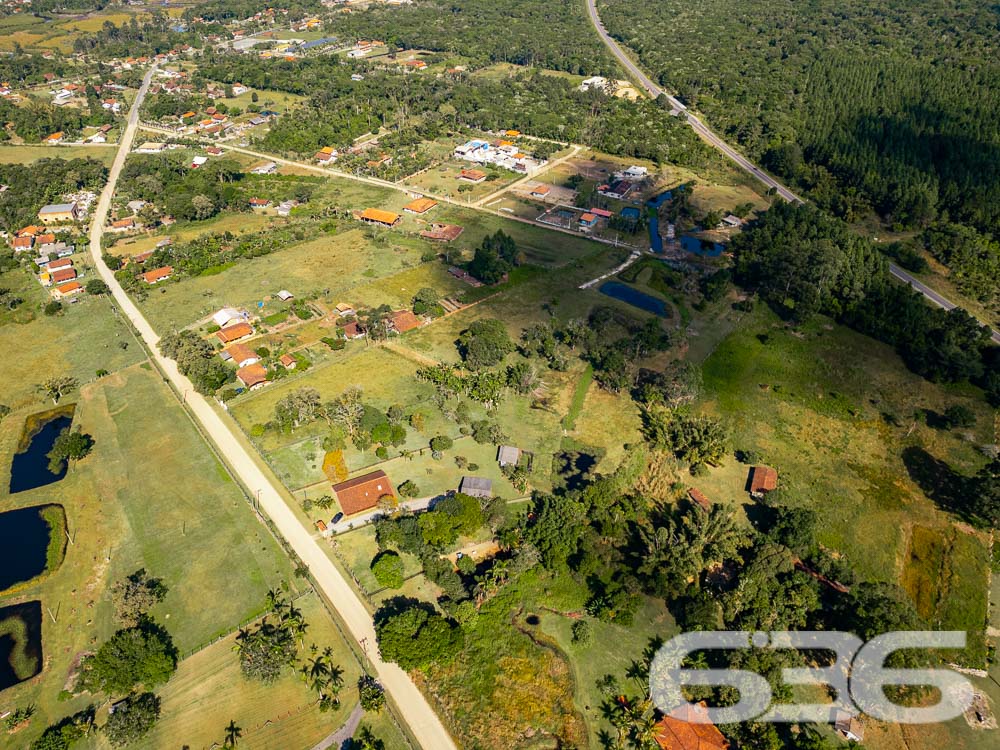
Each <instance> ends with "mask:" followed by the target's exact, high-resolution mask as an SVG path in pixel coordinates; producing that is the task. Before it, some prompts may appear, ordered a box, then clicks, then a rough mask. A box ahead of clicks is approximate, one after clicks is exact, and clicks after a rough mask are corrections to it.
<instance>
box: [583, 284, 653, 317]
mask: <svg viewBox="0 0 1000 750" xmlns="http://www.w3.org/2000/svg"><path fill="white" fill-rule="evenodd" d="M598 291H600V293H601V294H606V295H608V296H609V297H612V298H614V299H617V300H621V301H622V302H627V303H628V304H630V305H632V306H633V307H638V308H639V309H640V310H645V311H646V312H650V313H653V314H654V315H659V316H660V317H661V318H669V317H670V311H669V310H668V309H667V303H666V302H664V301H663V300H661V299H658V298H656V297H653V296H652V295H649V294H646V293H645V292H640V291H639V290H638V289H633V288H632V287H630V286H628V285H627V284H622V283H621V282H620V281H605V282H604V283H603V284H601V287H600V289H599V290H598Z"/></svg>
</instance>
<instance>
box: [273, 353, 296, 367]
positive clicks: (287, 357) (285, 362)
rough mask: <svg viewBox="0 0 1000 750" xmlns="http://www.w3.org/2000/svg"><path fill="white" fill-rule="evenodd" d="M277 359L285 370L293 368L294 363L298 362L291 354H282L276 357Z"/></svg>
mask: <svg viewBox="0 0 1000 750" xmlns="http://www.w3.org/2000/svg"><path fill="white" fill-rule="evenodd" d="M278 361H279V362H281V366H282V367H284V368H285V369H286V370H294V369H295V365H297V364H298V362H297V361H296V359H295V357H293V356H292V355H291V354H282V355H281V357H280V358H279V359H278Z"/></svg>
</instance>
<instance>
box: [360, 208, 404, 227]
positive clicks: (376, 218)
mask: <svg viewBox="0 0 1000 750" xmlns="http://www.w3.org/2000/svg"><path fill="white" fill-rule="evenodd" d="M354 216H355V218H357V219H361V221H364V222H366V223H368V224H380V225H382V226H385V227H394V226H396V224H398V223H399V219H400V216H399V214H397V213H393V212H392V211H383V210H382V209H381V208H366V209H365V210H364V211H358V212H355V214H354Z"/></svg>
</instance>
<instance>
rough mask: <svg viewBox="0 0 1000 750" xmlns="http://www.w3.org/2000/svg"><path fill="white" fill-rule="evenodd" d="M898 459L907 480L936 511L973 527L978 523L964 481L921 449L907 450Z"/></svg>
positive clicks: (968, 483) (959, 475)
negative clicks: (947, 513) (912, 483)
mask: <svg viewBox="0 0 1000 750" xmlns="http://www.w3.org/2000/svg"><path fill="white" fill-rule="evenodd" d="M902 457H903V463H904V464H905V465H906V471H907V472H908V473H909V475H910V479H912V480H913V481H914V482H916V483H917V484H918V485H920V489H922V490H923V491H924V494H926V495H927V497H929V498H930V499H931V500H933V501H934V502H935V503H936V504H937V505H938V507H940V508H941V509H942V510H946V511H948V512H950V513H954V514H955V515H957V516H958V517H959V518H961V519H962V520H963V521H967V522H970V523H975V522H976V521H977V520H978V518H977V517H976V514H975V511H974V509H973V503H972V502H971V494H970V493H971V492H972V491H973V488H972V487H971V486H970V485H971V481H970V480H969V478H968V477H965V476H962V475H961V474H959V473H958V472H957V471H955V470H954V469H952V468H951V467H950V466H949V465H948V464H947V463H946V462H944V461H942V460H940V459H938V458H935V457H934V456H932V455H931V454H930V453H928V452H927V451H925V450H924V449H923V448H919V447H916V446H910V447H909V448H906V449H904V450H903V456H902Z"/></svg>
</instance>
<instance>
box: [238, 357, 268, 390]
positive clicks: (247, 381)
mask: <svg viewBox="0 0 1000 750" xmlns="http://www.w3.org/2000/svg"><path fill="white" fill-rule="evenodd" d="M236 379H237V380H239V381H240V382H241V383H243V385H245V386H246V387H247V389H248V390H251V391H255V390H257V389H258V388H263V387H264V386H265V385H267V383H268V380H267V369H266V368H265V367H264V365H262V364H259V363H254V364H252V365H247V366H246V367H241V368H240V369H238V370H237V371H236Z"/></svg>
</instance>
